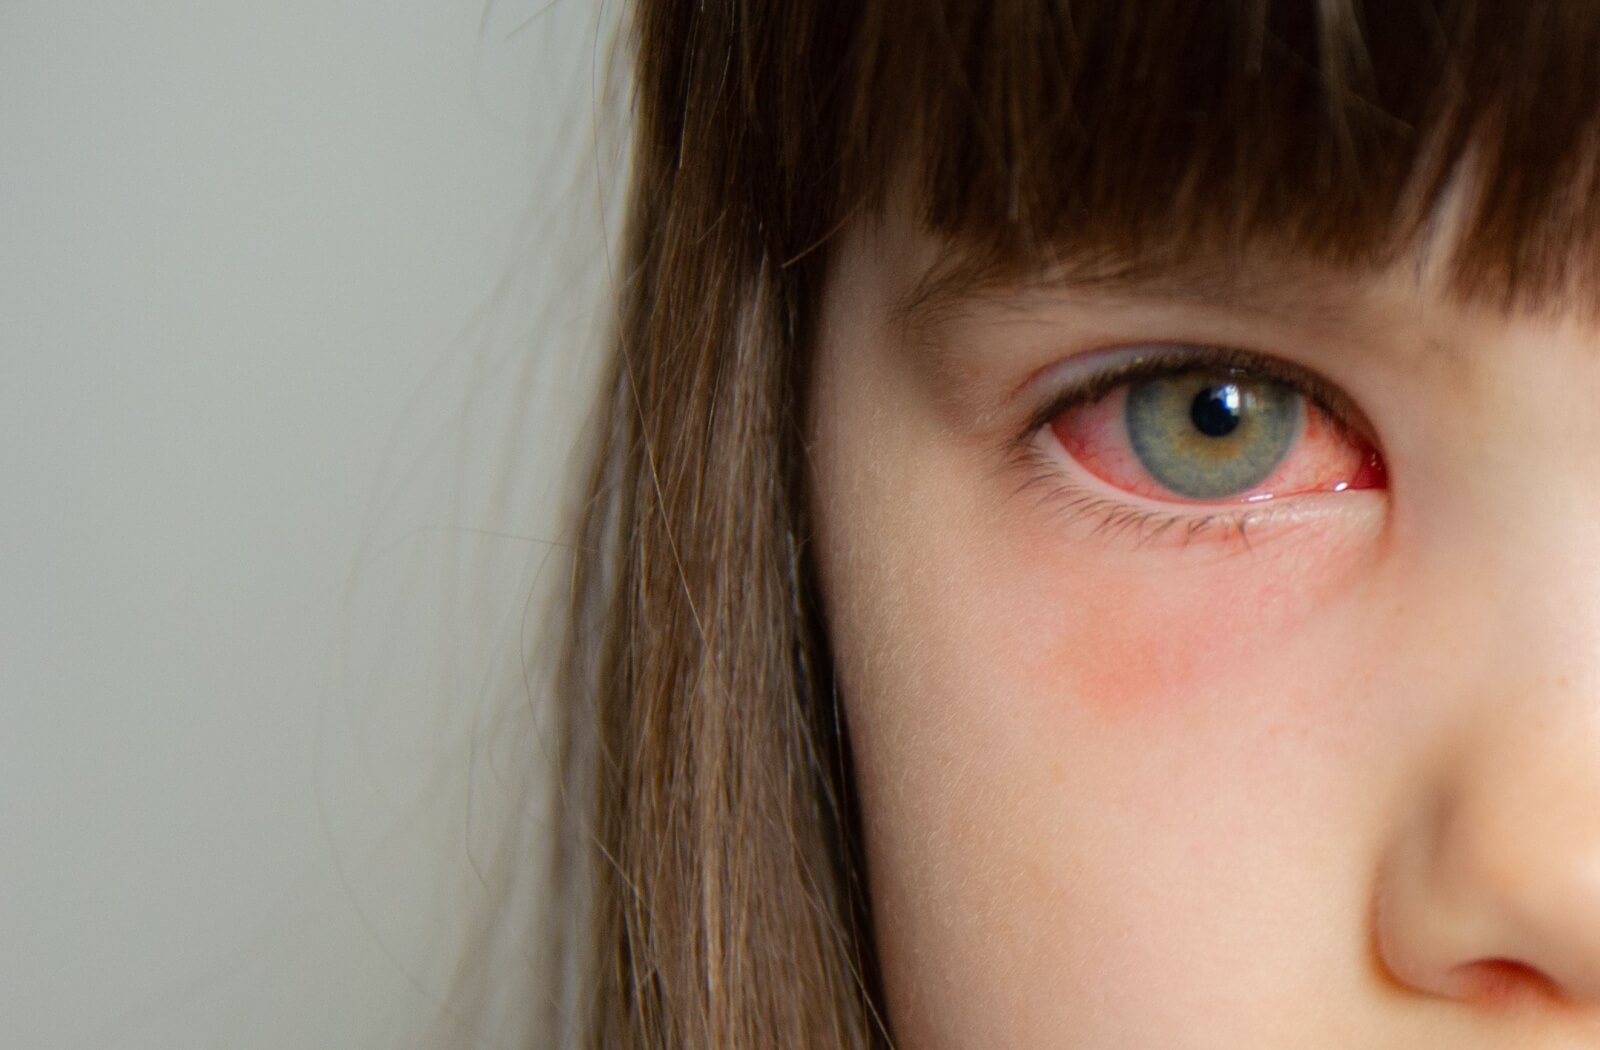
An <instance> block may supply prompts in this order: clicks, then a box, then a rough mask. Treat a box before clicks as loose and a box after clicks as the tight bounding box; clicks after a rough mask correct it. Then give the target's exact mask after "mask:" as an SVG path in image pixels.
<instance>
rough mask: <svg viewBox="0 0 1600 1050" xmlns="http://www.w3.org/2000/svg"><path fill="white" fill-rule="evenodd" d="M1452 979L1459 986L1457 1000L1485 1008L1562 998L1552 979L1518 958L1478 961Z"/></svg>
mask: <svg viewBox="0 0 1600 1050" xmlns="http://www.w3.org/2000/svg"><path fill="white" fill-rule="evenodd" d="M1450 976H1451V977H1452V979H1453V980H1454V982H1455V984H1456V997H1457V998H1459V999H1461V1000H1463V1001H1465V1002H1469V1003H1477V1004H1479V1005H1482V1006H1488V1007H1499V1006H1511V1005H1514V1004H1517V1003H1522V1002H1529V1001H1549V1000H1553V999H1559V998H1560V993H1559V992H1558V991H1557V990H1556V986H1555V984H1554V982H1552V981H1551V980H1550V978H1549V977H1547V976H1545V974H1544V973H1543V972H1541V971H1539V970H1536V969H1534V968H1533V967H1532V966H1529V965H1527V964H1526V963H1520V962H1517V961H1516V960H1515V959H1478V960H1475V961H1473V962H1469V963H1464V964H1463V965H1461V966H1457V967H1456V968H1455V969H1454V970H1453V971H1452V972H1451V975H1450Z"/></svg>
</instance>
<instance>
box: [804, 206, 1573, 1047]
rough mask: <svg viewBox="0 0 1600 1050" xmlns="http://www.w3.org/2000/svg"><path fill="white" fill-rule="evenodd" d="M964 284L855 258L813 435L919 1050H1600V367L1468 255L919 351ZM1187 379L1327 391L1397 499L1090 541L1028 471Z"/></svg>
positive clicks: (846, 654)
mask: <svg viewBox="0 0 1600 1050" xmlns="http://www.w3.org/2000/svg"><path fill="white" fill-rule="evenodd" d="M948 250H949V249H948V246H946V245H941V244H938V243H936V242H934V241H933V240H931V239H930V238H928V237H927V236H925V235H923V234H921V233H919V232H918V231H917V230H916V229H915V228H914V227H913V226H912V225H911V224H910V223H907V222H903V221H897V220H893V219H886V220H882V221H880V222H877V223H866V222H860V223H857V224H856V225H855V226H854V227H853V228H851V229H849V230H847V231H846V233H845V235H844V236H843V238H842V240H841V243H840V244H839V247H838V253H837V258H836V261H835V263H834V265H833V269H832V272H831V277H830V280H829V284H828V288H827V290H826V294H825V297H824V305H823V313H822V325H821V329H820V332H821V334H820V342H819V346H818V358H817V363H816V368H815V372H814V386H813V389H812V391H811V400H810V404H811V419H810V430H811V456H812V464H813V474H812V478H811V484H812V488H813V497H814V506H815V508H816V518H817V522H816V528H817V531H816V536H815V544H816V547H815V550H816V554H817V559H818V565H819V571H820V573H821V580H822V588H823V596H824V605H825V613H826V617H827V621H828V625H829V630H830V635H831V639H832V644H833V648H834V652H835V655H836V659H837V668H838V675H839V683H840V687H841V691H842V696H843V699H844V704H845V713H846V717H847V719H848V724H849V728H850V732H851V739H852V747H853V760H854V763H855V769H856V773H857V778H858V789H859V799H860V805H861V807H862V813H863V825H864V830H865V836H866V843H867V863H868V867H869V882H870V887H871V895H872V904H873V908H874V923H875V932H876V936H877V940H878V944H879V949H880V952H881V959H882V966H883V972H884V979H885V984H886V998H887V1007H888V1014H889V1018H890V1024H891V1027H892V1030H893V1034H894V1036H895V1041H896V1046H897V1047H899V1048H900V1050H946V1048H951V1050H953V1048H973V1047H985V1048H995V1047H1002V1048H1003V1047H1017V1048H1024V1047H1026V1048H1046V1047H1071V1048H1072V1050H1111V1048H1128V1050H1148V1048H1150V1047H1163V1048H1168V1050H1192V1048H1211V1047H1215V1048H1219V1050H1220V1048H1227V1050H1239V1048H1246V1047H1296V1048H1318V1047H1328V1048H1339V1050H1350V1048H1353V1047H1360V1048H1364V1050H1367V1048H1389V1047H1393V1048H1416V1047H1451V1048H1453V1050H1472V1048H1478V1047H1528V1048H1539V1050H1543V1048H1557V1047H1561V1048H1566V1047H1600V524H1597V523H1600V412H1597V411H1596V405H1597V404H1600V330H1597V329H1596V328H1595V327H1593V326H1590V325H1587V324H1585V323H1582V322H1581V321H1580V320H1579V319H1577V318H1576V317H1573V316H1568V315H1559V314H1557V315H1551V316H1545V317H1539V318H1535V317H1529V316H1508V315H1504V314H1501V313H1498V312H1495V311H1492V310H1487V309H1484V308H1482V307H1479V306H1474V305H1471V304H1464V303H1461V302H1459V301H1457V300H1455V299H1453V298H1452V297H1451V296H1450V295H1448V294H1447V293H1446V291H1445V290H1444V289H1443V287H1442V282H1441V280H1440V279H1439V277H1438V273H1439V271H1440V270H1441V269H1442V268H1443V264H1442V262H1441V261H1440V260H1442V259H1444V258H1446V257H1447V256H1448V252H1447V250H1445V249H1443V248H1441V247H1439V246H1437V245H1436V246H1430V248H1429V250H1427V251H1419V253H1418V257H1417V258H1416V259H1408V260H1406V261H1405V265H1402V266H1397V267H1396V268H1395V269H1394V270H1393V271H1392V272H1384V273H1366V274H1357V275H1352V274H1346V273H1328V272H1326V271H1319V270H1317V269H1316V268H1315V267H1312V266H1310V265H1306V264H1303V263H1297V262H1296V261H1295V260H1293V259H1284V258H1281V257H1277V258H1268V257H1265V256H1264V257H1263V258H1260V259H1245V260H1237V259H1235V260H1232V261H1231V262H1230V263H1229V264H1228V265H1227V268H1226V271H1225V272H1227V273H1228V274H1230V275H1233V276H1232V277H1231V279H1230V281H1229V282H1227V283H1225V284H1224V283H1219V282H1218V281H1217V280H1215V279H1214V277H1215V274H1216V273H1218V272H1222V271H1219V270H1217V269H1216V268H1213V269H1212V270H1210V271H1209V272H1210V273H1211V274H1212V275H1213V276H1212V279H1209V280H1206V279H1201V280H1195V279H1194V278H1195V277H1196V275H1195V274H1189V275H1162V276H1158V277H1157V278H1155V279H1152V280H1150V281H1147V282H1145V283H1141V284H1134V285H1129V286H1126V287H1115V288H1106V287H1096V288H1093V289H1090V288H1087V287H1083V286H1076V285H1074V284H1072V283H1070V282H1067V281H1050V280H1042V281H1039V282H1032V283H1030V285H1029V287H1027V288H999V289H990V290H988V291H987V292H985V293H983V294H979V295H975V296H973V297H971V298H969V299H967V300H964V301H962V302H960V303H955V304H947V305H948V308H947V309H944V310H941V311H939V312H938V313H937V315H936V316H933V317H923V318H916V319H909V318H908V317H907V315H906V313H905V311H904V310H903V309H901V306H902V304H903V303H904V302H905V301H906V298H907V296H908V294H909V293H910V292H911V290H912V289H913V288H915V287H917V284H918V281H919V280H920V279H921V278H922V277H923V275H924V274H926V273H927V272H928V271H929V270H930V268H932V267H934V266H935V265H936V264H937V263H938V262H939V261H940V260H941V259H942V258H944V257H945V256H946V255H947V253H948ZM1202 270H1203V268H1202ZM1201 276H1202V277H1203V274H1202V275H1201ZM1175 342H1178V343H1204V344H1214V345H1218V346H1223V347H1242V348H1246V349H1249V350H1254V351H1258V352H1260V353H1262V354H1267V355H1271V356H1274V357H1277V358H1280V359H1283V360H1286V361H1289V362H1292V363H1294V364H1296V365H1299V366H1301V367H1303V368H1304V369H1307V370H1309V371H1311V372H1314V373H1316V374H1318V375H1320V376H1322V377H1324V378H1325V379H1326V380H1328V381H1329V382H1330V383H1332V384H1333V385H1334V386H1336V387H1338V388H1339V389H1340V390H1342V391H1343V392H1344V394H1345V395H1347V396H1348V399H1349V402H1350V403H1351V404H1352V405H1353V406H1354V408H1355V409H1356V411H1357V412H1359V414H1360V416H1361V417H1362V418H1363V420H1364V422H1363V425H1364V426H1367V427H1370V435H1371V439H1372V440H1373V442H1374V443H1375V444H1376V445H1377V447H1378V448H1379V449H1380V450H1381V453H1382V456H1383V460H1384V464H1385V466H1386V468H1387V472H1388V485H1387V487H1386V488H1377V489H1368V490H1365V491H1353V492H1343V493H1327V492H1302V493H1298V494H1296V493H1291V494H1288V495H1283V496H1280V497H1279V498H1278V499H1275V500H1272V501H1269V502H1268V503H1266V504H1263V505H1261V509H1262V510H1263V511H1265V513H1264V515H1262V516H1260V517H1258V518H1257V519H1256V520H1253V521H1252V522H1251V523H1250V525H1249V526H1248V528H1247V539H1248V542H1245V540H1242V539H1240V537H1239V536H1238V534H1237V530H1228V529H1224V528H1210V529H1204V530H1201V531H1200V532H1198V533H1196V534H1195V535H1194V536H1192V537H1191V538H1190V540H1189V542H1183V540H1182V539H1181V538H1178V537H1180V534H1182V533H1183V532H1184V530H1183V529H1182V528H1181V527H1179V528H1176V529H1173V528H1169V529H1167V530H1166V531H1165V532H1164V533H1163V534H1162V535H1161V536H1157V537H1153V538H1150V537H1146V536H1143V535H1141V534H1137V533H1134V532H1129V531H1127V530H1124V531H1122V532H1117V531H1115V530H1111V529H1105V528H1097V526H1098V525H1099V524H1100V522H1099V519H1097V518H1095V517H1092V516H1085V515H1083V514H1082V513H1079V512H1075V511H1074V510H1073V509H1072V508H1071V506H1069V503H1070V501H1069V500H1068V499H1066V498H1063V497H1061V496H1060V495H1058V494H1054V493H1056V490H1058V489H1059V488H1060V485H1059V484H1056V483H1054V482H1053V480H1052V479H1051V478H1050V477H1049V476H1048V471H1045V472H1044V473H1043V476H1042V475H1041V464H1040V463H1039V462H1038V461H1037V460H1038V457H1037V456H1036V457H1035V461H1033V462H1028V461H1027V459H1026V457H1024V456H1022V455H1020V454H1019V453H1018V444H1017V441H1016V438H1017V436H1018V434H1019V433H1021V432H1023V431H1025V430H1026V428H1027V424H1028V421H1029V419H1030V418H1031V417H1032V416H1033V415H1034V414H1036V413H1037V412H1038V411H1039V409H1040V407H1041V405H1042V404H1044V403H1046V402H1047V401H1048V400H1049V394H1050V393H1051V392H1050V391H1049V390H1048V389H1045V387H1047V386H1048V382H1049V380H1048V377H1049V376H1050V375H1052V369H1053V368H1056V367H1058V366H1059V365H1060V364H1061V363H1062V362H1066V361H1073V360H1089V361H1092V360H1094V358H1093V357H1092V356H1091V355H1095V354H1103V353H1106V352H1108V351H1111V350H1115V349H1116V348H1122V347H1129V346H1137V345H1141V344H1152V345H1165V344H1171V343H1175ZM1041 384H1044V386H1041ZM1037 437H1038V440H1039V442H1041V443H1040V444H1038V445H1036V446H1032V447H1034V448H1036V449H1037V448H1043V449H1045V450H1046V452H1047V456H1046V459H1047V460H1048V462H1047V463H1046V464H1045V465H1046V466H1048V467H1053V468H1054V469H1057V470H1059V471H1062V472H1063V473H1065V474H1068V475H1071V476H1072V478H1074V479H1075V480H1076V482H1077V483H1079V484H1081V483H1082V482H1083V479H1084V478H1086V477H1092V476H1091V475H1087V474H1085V472H1084V471H1083V469H1082V468H1081V467H1077V468H1075V467H1074V464H1073V461H1072V460H1071V459H1070V457H1065V456H1063V455H1061V446H1060V445H1059V444H1057V445H1056V446H1055V447H1054V448H1052V447H1051V446H1050V445H1049V438H1048V435H1037ZM1051 455H1054V456H1055V458H1054V459H1050V458H1049V457H1050V456H1051ZM1074 471H1075V473H1074ZM1095 491H1097V492H1099V493H1101V494H1102V495H1110V496H1115V495H1116V494H1117V490H1116V489H1115V488H1113V487H1108V486H1107V485H1106V484H1105V483H1103V482H1101V483H1099V488H1098V489H1096V490H1095ZM1130 501H1132V502H1136V503H1138V505H1139V506H1140V507H1141V508H1143V509H1145V510H1151V511H1154V512H1159V513H1163V514H1167V515H1169V516H1170V515H1173V514H1176V515H1188V516H1191V517H1192V516H1193V515H1194V514H1195V513H1196V508H1195V507H1193V506H1192V505H1185V504H1182V503H1181V502H1173V503H1172V504H1170V505H1167V506H1162V505H1161V504H1160V502H1159V501H1154V500H1150V499H1142V500H1141V498H1140V497H1130ZM1209 509H1210V510H1213V511H1214V510H1217V508H1209ZM1225 509H1226V510H1227V511H1228V512H1229V513H1234V512H1237V511H1238V510H1239V508H1238V507H1237V506H1230V507H1228V508H1225ZM1185 520H1188V519H1187V518H1186V519H1185Z"/></svg>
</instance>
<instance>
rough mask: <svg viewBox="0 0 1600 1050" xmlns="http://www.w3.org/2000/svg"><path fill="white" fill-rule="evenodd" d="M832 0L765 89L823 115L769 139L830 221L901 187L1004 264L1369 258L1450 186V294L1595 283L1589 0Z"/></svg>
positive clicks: (933, 227) (1506, 293)
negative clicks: (804, 135) (1239, 256)
mask: <svg viewBox="0 0 1600 1050" xmlns="http://www.w3.org/2000/svg"><path fill="white" fill-rule="evenodd" d="M824 6H825V5H824ZM847 10H851V11H853V12H854V13H853V14H851V15H848V16H842V17H845V18H846V19H849V18H855V19H857V20H858V24H857V25H856V27H855V35H854V36H853V38H852V39H849V40H845V39H836V40H831V41H830V40H829V39H828V37H829V35H830V33H829V32H828V30H827V29H826V28H825V22H826V19H827V18H829V17H832V18H835V19H837V18H840V17H841V16H840V15H839V14H838V13H837V12H834V13H832V14H827V13H824V14H822V15H818V16H817V17H818V21H817V22H815V23H813V24H812V29H813V32H812V33H811V34H808V36H809V39H808V40H807V39H804V38H803V39H802V43H801V44H796V43H794V42H793V41H791V42H789V43H788V46H787V47H785V50H786V51H787V59H788V62H795V61H799V62H805V63H807V64H808V65H809V66H810V68H809V69H808V70H807V71H806V72H805V73H804V74H802V73H801V72H800V71H799V70H796V69H795V68H794V67H793V66H792V65H788V62H786V63H784V64H785V65H787V66H788V68H787V69H785V71H784V80H785V82H786V83H785V84H784V87H785V88H786V89H787V90H789V93H790V94H791V95H792V94H793V91H792V87H793V84H794V83H795V78H797V77H798V76H802V75H803V76H810V77H812V78H813V79H812V80H811V86H810V90H809V91H807V92H806V93H805V96H804V98H805V104H806V105H807V106H809V107H810V108H809V109H808V110H807V111H805V112H803V113H802V112H796V111H794V110H791V111H790V112H789V113H788V114H787V115H782V114H779V115H778V116H779V117H780V119H789V120H794V121H802V122H811V128H812V129H813V130H814V131H816V132H819V133H820V134H818V135H817V137H816V139H813V140H812V144H813V145H818V142H817V140H818V139H821V140H826V139H827V137H828V136H827V135H826V133H825V132H826V131H827V130H832V131H835V132H836V133H837V138H835V139H834V141H833V145H834V146H835V147H836V148H834V149H833V150H831V151H830V150H827V149H826V148H825V147H824V148H817V149H810V150H806V149H801V148H791V149H790V150H789V151H787V156H785V157H783V158H781V159H780V160H779V167H780V168H781V169H786V171H785V174H786V176H787V177H786V179H785V182H786V183H787V190H788V192H789V193H790V194H793V193H795V192H797V191H799V192H802V193H803V191H804V190H805V188H806V187H813V188H818V187H823V186H826V187H828V190H829V192H830V195H832V196H833V199H832V201H831V202H827V204H824V202H822V201H820V200H818V201H814V203H815V204H818V205H823V206H824V208H826V210H827V213H828V214H830V215H832V216H833V221H834V222H838V221H842V219H843V218H845V217H847V216H848V214H850V213H851V212H852V211H853V210H857V209H861V208H866V209H869V210H882V209H884V208H886V207H887V206H888V205H889V204H890V203H891V198H892V195H893V194H894V193H897V192H904V191H905V190H907V189H909V190H910V193H911V198H912V200H914V201H915V202H916V204H917V206H918V209H919V211H920V218H921V220H922V221H923V223H924V225H925V226H926V227H927V228H928V229H929V230H930V231H932V232H933V233H935V234H938V235H941V236H944V237H947V238H950V239H952V240H954V241H956V242H958V243H960V244H962V245H964V246H966V247H969V248H971V249H972V250H973V251H974V252H975V254H977V255H979V256H982V257H987V258H990V259H993V260H994V261H995V262H996V264H1002V263H1003V264H1006V265H1014V266H1037V265H1041V264H1049V263H1051V262H1055V261H1059V260H1061V259H1063V258H1071V259H1083V258H1085V257H1086V256H1087V257H1090V258H1099V259H1102V260H1112V261H1131V262H1134V263H1138V262H1140V261H1144V262H1148V261H1150V260H1152V259H1163V260H1165V259H1171V258H1174V257H1180V258H1181V257H1184V256H1188V255H1191V254H1195V253H1199V252H1206V253H1208V254H1215V253H1216V252H1217V251H1218V250H1219V249H1220V250H1222V251H1228V250H1231V249H1234V248H1238V249H1243V248H1245V247H1247V246H1260V245H1261V244H1263V242H1265V243H1268V244H1270V245H1272V246H1273V247H1276V248H1282V249H1287V250H1290V251H1294V252H1298V253H1302V254H1308V255H1310V256H1312V257H1314V258H1316V259H1318V260H1320V261H1324V262H1327V263H1331V264H1334V265H1337V266H1341V267H1381V266H1385V265H1388V264H1392V263H1394V262H1395V261H1396V260H1397V259H1398V258H1399V257H1400V256H1401V255H1402V253H1404V252H1406V251H1408V250H1415V248H1416V247H1417V246H1418V245H1419V244H1423V243H1427V242H1429V241H1430V239H1431V235H1432V233H1433V228H1434V226H1435V224H1436V223H1438V222H1439V221H1440V219H1441V217H1443V216H1444V215H1445V214H1446V213H1447V212H1448V218H1449V231H1450V232H1449V238H1448V251H1449V255H1448V258H1447V259H1446V260H1445V262H1446V266H1447V270H1446V272H1447V273H1449V274H1450V275H1451V280H1452V282H1453V285H1454V288H1455V290H1456V291H1457V292H1458V293H1459V294H1461V295H1462V296H1463V297H1467V298H1473V299H1478V300H1487V301H1490V302H1493V303H1495V304H1497V305H1499V306H1502V307H1504V308H1513V307H1516V308H1523V309H1539V308H1545V307H1551V306H1555V305H1568V306H1582V307H1585V308H1589V309H1593V307H1594V305H1595V303H1596V302H1600V291H1597V290H1596V289H1597V288H1600V284H1597V278H1600V273H1597V272H1596V270H1597V266H1596V261H1597V256H1596V248H1597V247H1600V245H1597V230H1600V186H1597V184H1596V182H1597V165H1596V142H1597V137H1596V132H1597V121H1600V76H1597V70H1600V7H1597V6H1595V5H1594V4H1593V3H1592V0H1565V2H1563V0H1554V2H1539V0H1517V2H1513V0H1502V2H1497V3H1489V2H1470V0H1468V2H1459V3H1451V2H1448V0H1445V2H1438V0H1373V2H1370V3H1362V2H1361V0H1144V2H1138V3H1131V2H1125V0H1099V2H1094V0H1059V2H1051V0H989V2H979V0H965V2H956V0H947V2H943V3H938V2H932V0H923V2H917V3H899V2H883V3H874V4H870V5H865V6H864V7H861V8H858V7H855V6H854V5H853V4H852V5H848V7H847ZM769 39H770V38H769ZM806 43H808V44H809V45H811V46H810V47H803V46H802V44H806ZM778 46H783V45H778ZM830 48H831V49H832V53H831V54H830V53H826V52H827V51H828V50H829V49H830ZM841 52H843V53H841ZM802 56H804V57H802ZM829 111H831V112H832V114H833V117H832V121H831V124H832V127H831V129H830V128H826V127H825V126H823V125H821V124H819V123H816V122H818V121H826V120H828V118H827V117H822V116H819V115H818V114H819V113H823V114H825V113H828V112H829ZM769 115H772V114H769ZM788 141H789V142H790V144H791V147H793V146H794V144H795V142H796V140H795V139H794V138H792V137H791V138H789V139H788ZM769 170H770V169H769ZM790 204H791V206H792V204H793V198H792V197H791V198H790ZM829 205H831V207H830V206H829ZM819 210H820V209H819ZM791 214H793V213H791ZM822 232H824V233H825V232H826V231H822Z"/></svg>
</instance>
